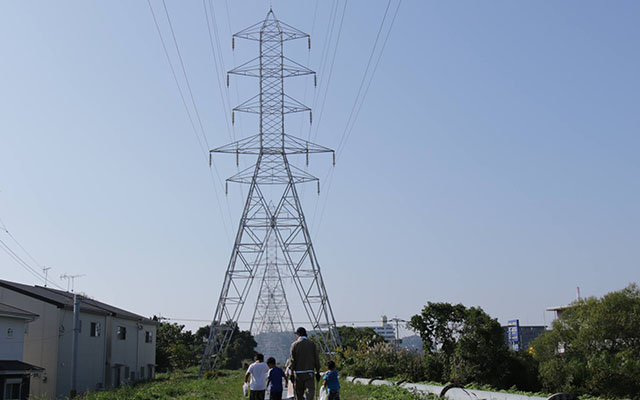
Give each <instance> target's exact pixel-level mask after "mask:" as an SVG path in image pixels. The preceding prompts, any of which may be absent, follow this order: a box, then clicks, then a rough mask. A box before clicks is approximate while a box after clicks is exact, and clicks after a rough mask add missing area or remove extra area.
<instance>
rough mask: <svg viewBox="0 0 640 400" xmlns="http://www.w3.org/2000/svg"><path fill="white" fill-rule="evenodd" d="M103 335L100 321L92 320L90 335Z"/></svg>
mask: <svg viewBox="0 0 640 400" xmlns="http://www.w3.org/2000/svg"><path fill="white" fill-rule="evenodd" d="M100 335H102V326H101V325H100V322H92V323H91V331H90V332H89V336H91V337H97V336H100Z"/></svg>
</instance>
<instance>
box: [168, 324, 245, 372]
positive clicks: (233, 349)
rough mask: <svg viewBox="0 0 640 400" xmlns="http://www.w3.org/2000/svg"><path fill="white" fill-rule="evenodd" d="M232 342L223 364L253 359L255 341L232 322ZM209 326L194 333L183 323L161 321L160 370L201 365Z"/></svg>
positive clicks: (234, 366) (236, 365) (231, 365)
mask: <svg viewBox="0 0 640 400" xmlns="http://www.w3.org/2000/svg"><path fill="white" fill-rule="evenodd" d="M232 326H233V334H232V336H231V342H230V343H229V345H228V346H227V349H226V350H225V353H224V354H223V355H222V357H221V360H220V363H219V364H218V366H219V367H221V368H230V369H237V368H240V367H241V366H242V360H245V359H252V358H253V356H254V355H255V348H256V345H257V344H256V341H255V340H254V339H253V336H252V335H251V333H250V332H249V331H241V330H240V329H239V328H238V325H237V324H232ZM209 330H210V328H209V326H208V325H207V326H203V327H200V328H199V329H198V330H197V331H196V333H195V334H193V333H192V332H191V331H184V325H178V324H176V323H167V322H164V323H161V324H160V325H159V326H158V330H157V334H156V336H157V343H156V364H157V370H158V371H168V370H175V369H182V368H187V367H190V366H193V365H199V363H200V361H201V360H202V354H203V352H204V348H205V343H206V340H207V339H208V338H209Z"/></svg>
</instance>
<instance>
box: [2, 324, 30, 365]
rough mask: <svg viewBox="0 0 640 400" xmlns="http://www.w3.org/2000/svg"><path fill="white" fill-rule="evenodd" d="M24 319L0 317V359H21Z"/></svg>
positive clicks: (24, 327)
mask: <svg viewBox="0 0 640 400" xmlns="http://www.w3.org/2000/svg"><path fill="white" fill-rule="evenodd" d="M25 329H26V324H25V321H24V319H20V318H11V317H0V360H18V361H22V348H23V346H24V333H25Z"/></svg>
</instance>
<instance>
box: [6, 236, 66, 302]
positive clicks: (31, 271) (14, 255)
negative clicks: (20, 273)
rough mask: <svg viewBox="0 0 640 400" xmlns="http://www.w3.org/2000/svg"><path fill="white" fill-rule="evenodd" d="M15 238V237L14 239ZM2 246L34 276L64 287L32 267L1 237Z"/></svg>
mask: <svg viewBox="0 0 640 400" xmlns="http://www.w3.org/2000/svg"><path fill="white" fill-rule="evenodd" d="M14 240H15V239H14ZM20 247H21V248H22V246H21V245H20ZM0 248H2V250H3V251H4V252H5V253H7V254H8V255H9V256H10V257H11V258H12V259H13V260H14V261H15V262H16V263H17V264H18V265H20V266H21V267H22V268H24V269H25V270H26V271H27V272H29V273H30V274H31V275H33V276H34V277H36V278H38V279H39V280H42V281H43V282H47V283H51V284H52V285H54V286H56V287H57V288H59V289H61V290H63V289H62V287H61V286H60V285H58V284H57V283H55V282H53V281H48V280H47V279H46V278H45V277H44V275H42V274H40V273H39V272H38V271H37V270H36V269H35V268H34V267H32V266H31V265H29V263H28V262H26V261H25V260H24V259H23V258H22V257H20V256H19V255H18V254H17V253H16V252H15V251H13V250H12V249H11V247H9V245H8V244H6V243H5V242H4V241H3V240H2V239H0Z"/></svg>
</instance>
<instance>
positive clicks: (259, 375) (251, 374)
mask: <svg viewBox="0 0 640 400" xmlns="http://www.w3.org/2000/svg"><path fill="white" fill-rule="evenodd" d="M254 360H255V362H254V363H253V364H251V365H249V368H248V369H247V373H246V374H245V375H244V381H245V382H249V379H251V382H250V383H249V400H264V396H265V391H266V390H267V372H269V367H268V366H267V364H265V362H264V356H263V355H262V354H260V353H257V354H256V356H255V358H254Z"/></svg>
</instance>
